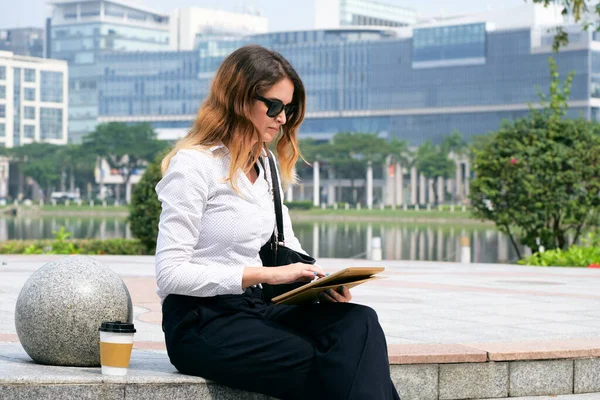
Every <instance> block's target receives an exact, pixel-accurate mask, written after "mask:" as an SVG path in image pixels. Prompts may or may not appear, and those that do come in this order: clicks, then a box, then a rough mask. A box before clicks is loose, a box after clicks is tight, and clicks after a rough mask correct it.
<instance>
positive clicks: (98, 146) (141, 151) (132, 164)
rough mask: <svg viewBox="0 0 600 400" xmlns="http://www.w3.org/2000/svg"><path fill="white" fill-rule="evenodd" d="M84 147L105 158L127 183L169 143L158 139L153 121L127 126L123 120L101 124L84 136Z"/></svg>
mask: <svg viewBox="0 0 600 400" xmlns="http://www.w3.org/2000/svg"><path fill="white" fill-rule="evenodd" d="M83 146H84V149H85V150H87V151H89V152H90V153H92V154H95V155H97V156H98V157H99V158H100V159H105V160H106V161H107V162H108V165H109V166H110V167H111V168H112V169H116V170H117V171H118V172H119V174H121V175H122V176H123V183H125V184H128V183H129V179H130V178H131V175H132V174H133V173H134V171H135V170H136V169H137V168H143V167H145V166H146V165H147V163H148V162H150V161H152V160H153V159H154V157H156V155H157V154H158V153H159V152H160V151H161V150H163V149H165V147H166V146H167V144H166V143H165V142H163V141H160V140H158V139H157V138H156V132H154V130H153V129H152V126H151V125H150V124H137V125H132V126H130V125H126V124H124V123H120V122H109V123H107V124H100V125H98V126H97V127H96V129H95V130H94V131H93V132H91V133H89V134H88V135H87V136H85V137H84V138H83Z"/></svg>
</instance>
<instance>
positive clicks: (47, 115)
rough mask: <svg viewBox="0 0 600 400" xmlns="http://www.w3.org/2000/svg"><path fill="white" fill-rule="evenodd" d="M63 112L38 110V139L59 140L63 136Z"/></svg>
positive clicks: (42, 108) (57, 109)
mask: <svg viewBox="0 0 600 400" xmlns="http://www.w3.org/2000/svg"><path fill="white" fill-rule="evenodd" d="M62 120H63V110H62V109H60V108H46V107H41V108H40V138H41V139H60V138H62V136H63V132H62V131H63V124H62Z"/></svg>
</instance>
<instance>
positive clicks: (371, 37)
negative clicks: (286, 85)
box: [99, 4, 600, 204]
mask: <svg viewBox="0 0 600 400" xmlns="http://www.w3.org/2000/svg"><path fill="white" fill-rule="evenodd" d="M563 22H564V20H563V16H562V15H561V14H560V9H559V8H558V7H549V8H544V7H541V6H539V5H532V4H528V5H524V6H521V7H518V8H516V9H508V10H495V11H493V12H486V13H481V14H475V15H463V16H451V17H443V18H430V19H427V20H426V21H423V22H420V23H418V24H415V25H413V26H409V27H401V28H396V27H340V28H335V29H316V30H306V31H293V32H276V33H266V34H258V35H250V36H244V37H238V38H226V39H221V38H206V39H204V40H201V41H199V42H198V46H197V49H196V51H195V53H194V52H181V53H169V54H168V56H163V55H161V54H159V53H139V54H135V55H125V54H122V55H119V54H112V55H110V59H106V60H105V61H106V62H105V63H104V64H103V67H102V68H103V70H104V74H103V75H102V78H101V86H102V91H101V93H100V104H105V105H106V107H105V108H103V109H101V110H100V117H99V120H100V121H103V122H108V121H122V122H127V123H133V122H150V123H152V124H153V126H154V127H155V128H156V129H157V131H158V133H159V137H162V138H164V139H171V140H174V139H176V138H178V137H182V136H183V135H185V133H186V132H187V131H188V129H189V128H190V127H191V125H192V122H193V120H194V118H195V116H196V112H197V108H198V107H199V105H200V104H201V101H202V100H203V98H204V97H205V96H206V93H208V89H209V85H210V81H211V79H212V78H213V77H214V74H215V71H216V69H217V68H218V66H219V65H220V63H221V62H222V60H223V58H224V57H226V56H227V55H228V54H230V53H231V52H232V51H234V50H235V49H236V48H238V47H240V46H242V45H244V44H248V43H257V44H261V45H263V46H266V47H269V48H272V49H274V50H276V51H278V52H280V53H282V54H283V55H284V56H285V57H286V58H287V59H288V60H290V62H291V63H292V65H294V67H295V68H296V70H297V71H298V73H299V75H300V76H301V78H302V79H303V81H304V84H305V86H306V92H307V115H306V119H305V121H304V123H303V124H302V126H301V127H300V137H301V138H303V137H313V138H317V139H322V140H328V139H330V138H331V137H333V136H334V135H335V134H336V133H338V132H371V133H377V134H378V135H380V136H381V137H386V138H390V139H391V138H398V139H402V140H406V141H407V142H408V143H409V145H410V146H412V147H416V146H419V145H421V144H422V143H424V142H425V141H426V140H432V141H433V142H434V143H439V142H440V141H441V140H442V139H443V138H444V137H445V136H447V135H449V134H450V133H452V132H453V131H458V132H461V133H462V134H463V136H464V137H465V138H467V139H469V138H470V137H472V136H474V135H482V134H486V133H488V132H490V131H496V130H498V129H499V128H500V126H501V123H502V121H503V120H513V119H515V118H520V117H523V116H526V115H527V114H528V113H529V110H530V107H531V106H533V107H536V106H537V105H538V104H539V96H538V90H540V91H541V92H543V93H544V92H546V93H547V91H548V85H549V82H550V71H549V66H548V58H549V57H550V56H552V57H553V58H554V59H555V61H556V63H557V66H558V70H559V73H560V75H561V77H562V78H563V79H564V78H566V77H567V75H568V74H569V72H571V71H573V72H574V73H575V76H574V78H573V81H572V87H571V93H570V100H569V110H568V114H567V115H568V116H569V117H583V118H587V119H591V120H596V121H598V120H600V35H599V34H598V33H596V32H593V31H583V30H582V29H581V27H580V26H577V25H573V26H567V27H566V29H567V30H568V32H569V42H570V43H569V45H568V46H567V47H565V48H563V49H562V50H561V51H560V52H559V53H554V52H553V50H552V43H553V39H554V33H553V32H552V31H551V30H550V29H551V28H552V27H555V26H557V25H560V24H562V23H563ZM163 57H166V58H164V59H163ZM135 64H138V65H142V64H147V66H144V67H141V66H140V67H138V71H139V72H135V69H134V68H133V66H134V65H135ZM151 65H154V67H151ZM140 68H142V69H143V71H142V70H140ZM145 68H148V69H145ZM150 70H152V71H150ZM194 77H195V78H194ZM150 88H152V89H150ZM149 90H153V91H156V92H152V96H154V97H151V96H150V92H149ZM150 104H151V105H150ZM396 167H397V166H396ZM401 176H402V177H404V174H401ZM469 176H470V171H469V165H468V162H464V161H460V162H459V169H458V173H457V177H456V180H455V182H456V183H455V190H456V192H457V193H458V189H456V188H457V187H459V186H461V185H462V186H461V187H462V189H461V191H460V193H459V195H457V197H456V198H457V199H462V198H464V196H466V195H467V194H468V179H467V178H468V177H469ZM386 179H389V177H388V178H386ZM410 181H411V184H410V187H411V188H412V189H411V194H410V202H411V203H413V204H415V203H419V204H425V203H426V202H427V201H428V200H427V199H429V200H430V199H431V198H432V196H431V194H430V193H431V188H432V187H433V185H434V183H433V182H426V181H425V179H424V178H423V177H422V175H421V176H419V174H418V171H413V170H411V171H410ZM461 182H462V183H461ZM435 184H438V185H443V183H441V184H440V183H439V182H437V183H435ZM399 185H400V187H401V186H402V184H399ZM440 187H441V186H440ZM417 188H418V189H417ZM406 193H407V192H405V195H406ZM428 193H429V194H428ZM398 196H400V195H396V197H395V198H396V199H398V198H399V197H398ZM380 198H386V199H389V198H390V196H389V193H388V194H386V195H385V196H384V195H383V194H382V195H381V196H380Z"/></svg>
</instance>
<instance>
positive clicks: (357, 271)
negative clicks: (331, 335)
mask: <svg viewBox="0 0 600 400" xmlns="http://www.w3.org/2000/svg"><path fill="white" fill-rule="evenodd" d="M383 270H385V268H384V267H349V268H344V269H342V270H339V271H337V272H334V273H333V274H331V275H329V276H325V277H323V278H319V279H317V280H314V281H312V282H310V283H307V284H306V285H303V286H300V287H299V288H296V289H294V290H290V291H289V292H286V293H284V294H282V295H279V296H277V297H274V298H273V300H272V301H273V303H275V304H301V303H307V302H311V301H314V300H315V299H316V298H317V297H318V296H319V294H320V293H321V292H323V291H325V290H328V289H334V290H337V288H339V287H340V286H342V285H344V286H346V287H348V288H352V287H354V286H358V285H360V284H362V283H365V282H368V281H370V280H374V279H380V278H381V277H375V276H373V275H375V274H378V273H380V272H382V271H383Z"/></svg>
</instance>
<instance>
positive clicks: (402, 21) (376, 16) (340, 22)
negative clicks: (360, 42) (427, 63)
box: [305, 0, 417, 29]
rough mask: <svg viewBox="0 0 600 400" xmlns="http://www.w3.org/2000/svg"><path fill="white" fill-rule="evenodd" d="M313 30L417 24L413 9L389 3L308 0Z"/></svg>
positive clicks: (365, 0)
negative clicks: (312, 16) (311, 12)
mask: <svg viewBox="0 0 600 400" xmlns="http://www.w3.org/2000/svg"><path fill="white" fill-rule="evenodd" d="M305 7H309V8H310V7H312V11H313V15H314V29H332V28H339V27H348V26H387V27H402V26H408V25H413V24H415V23H416V22H417V12H416V10H414V9H411V8H407V7H401V6H399V5H397V4H396V3H395V2H394V1H393V0H312V1H308V2H307V4H306V5H305Z"/></svg>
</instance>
